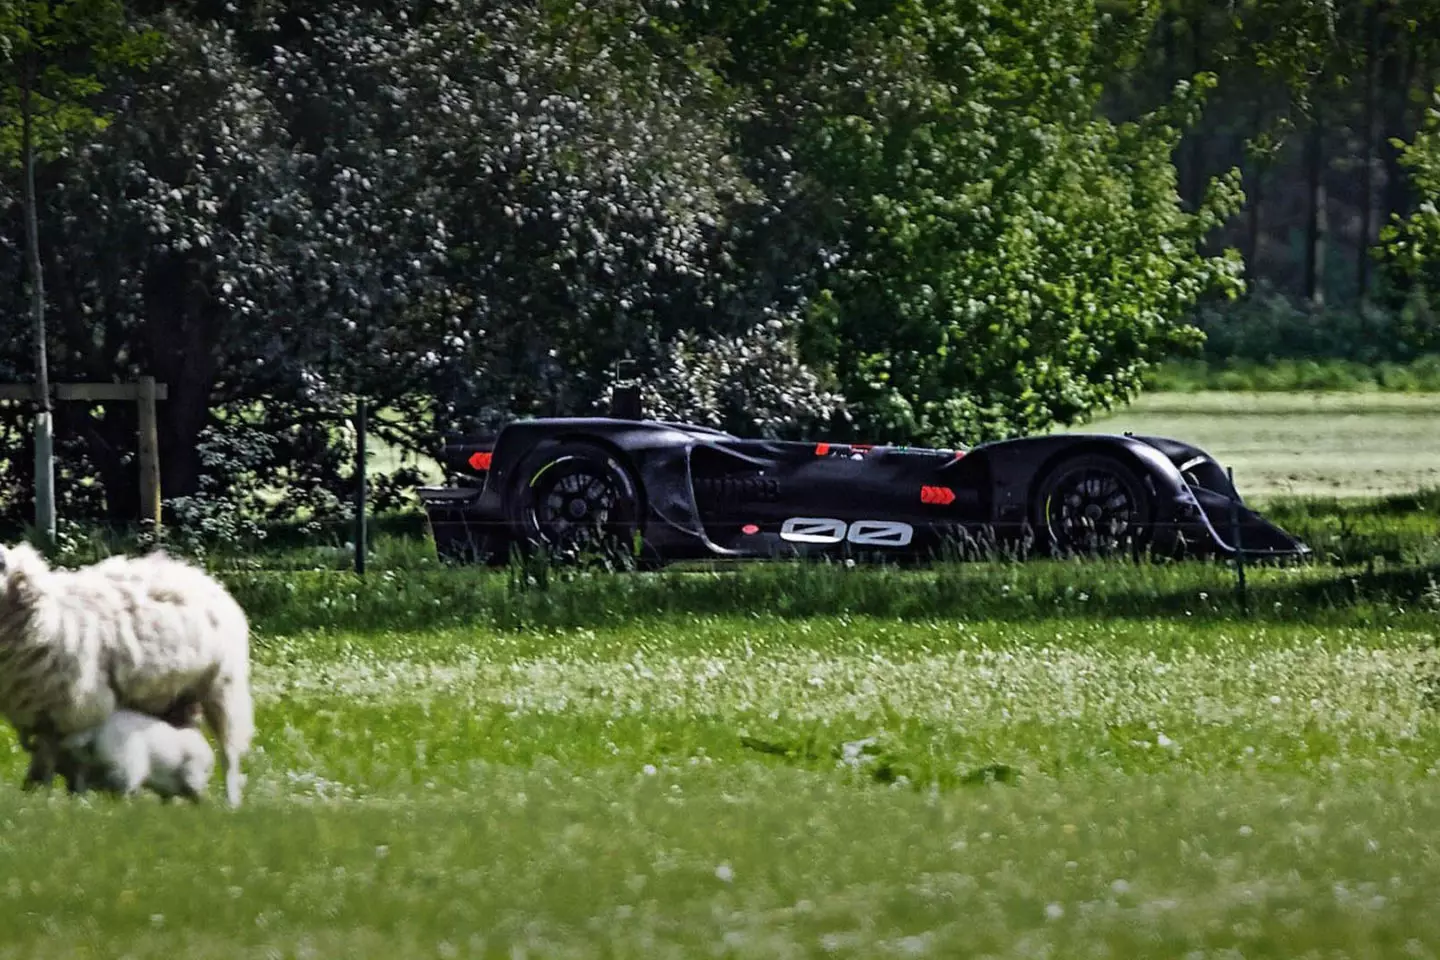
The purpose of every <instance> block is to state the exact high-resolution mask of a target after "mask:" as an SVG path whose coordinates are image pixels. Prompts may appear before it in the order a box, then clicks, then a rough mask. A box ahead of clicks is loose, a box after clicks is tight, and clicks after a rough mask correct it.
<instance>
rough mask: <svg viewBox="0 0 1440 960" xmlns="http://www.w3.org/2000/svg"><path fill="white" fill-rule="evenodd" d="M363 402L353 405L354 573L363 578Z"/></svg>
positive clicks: (362, 400) (364, 412)
mask: <svg viewBox="0 0 1440 960" xmlns="http://www.w3.org/2000/svg"><path fill="white" fill-rule="evenodd" d="M365 416H366V409H365V401H364V399H363V398H362V399H360V400H358V401H356V404H355V573H356V574H357V575H358V576H362V577H363V576H365V554H366V551H367V546H366V542H365V541H366V534H367V532H368V531H367V530H366V528H365V494H366V490H365V485H366V480H365V459H366V457H365Z"/></svg>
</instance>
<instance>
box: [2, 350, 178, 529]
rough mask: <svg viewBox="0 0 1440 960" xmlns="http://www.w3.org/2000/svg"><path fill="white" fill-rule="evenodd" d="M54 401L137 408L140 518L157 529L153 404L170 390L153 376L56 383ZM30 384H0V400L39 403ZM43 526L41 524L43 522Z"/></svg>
mask: <svg viewBox="0 0 1440 960" xmlns="http://www.w3.org/2000/svg"><path fill="white" fill-rule="evenodd" d="M51 389H52V390H53V391H54V394H55V399H56V400H78V401H81V402H86V403H103V402H105V401H112V400H118V401H123V402H126V403H134V404H136V405H137V406H138V407H139V420H140V515H141V518H142V519H144V520H145V521H146V522H147V523H150V524H153V525H154V527H155V528H156V530H157V531H158V529H159V527H160V437H159V429H158V426H157V423H156V419H155V401H157V400H166V399H168V398H169V396H170V391H169V389H168V388H167V387H166V385H165V384H163V383H156V382H155V378H154V377H141V378H140V379H139V380H137V381H135V382H134V383H57V384H54V385H53V386H52V388H51ZM39 399H40V398H39V396H38V391H37V390H36V389H35V384H33V383H0V400H37V401H38V400H39ZM42 526H43V522H42Z"/></svg>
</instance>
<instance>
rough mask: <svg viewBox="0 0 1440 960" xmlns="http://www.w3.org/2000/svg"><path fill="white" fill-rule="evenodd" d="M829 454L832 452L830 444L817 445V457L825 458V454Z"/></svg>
mask: <svg viewBox="0 0 1440 960" xmlns="http://www.w3.org/2000/svg"><path fill="white" fill-rule="evenodd" d="M829 452H830V444H828V443H817V444H815V456H817V457H823V456H825V454H827V453H829Z"/></svg>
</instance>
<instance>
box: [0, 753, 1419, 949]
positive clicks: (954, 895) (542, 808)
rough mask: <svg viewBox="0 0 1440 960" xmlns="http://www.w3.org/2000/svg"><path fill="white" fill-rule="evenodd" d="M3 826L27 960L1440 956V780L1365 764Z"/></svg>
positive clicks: (582, 787) (34, 820) (661, 778)
mask: <svg viewBox="0 0 1440 960" xmlns="http://www.w3.org/2000/svg"><path fill="white" fill-rule="evenodd" d="M0 822H3V826H4V838H5V841H4V843H3V844H0V875H3V877H4V880H3V881H0V901H4V902H5V904H6V910H4V911H3V912H0V936H3V938H4V942H5V944H6V953H7V955H9V956H40V955H45V956H53V955H54V951H55V949H56V947H55V945H56V943H57V938H61V937H63V938H64V939H65V943H66V949H65V951H64V953H65V955H67V956H85V955H91V956H114V955H117V953H121V952H123V953H124V954H125V955H127V956H134V957H139V958H148V957H154V958H168V957H170V956H173V955H176V954H177V953H179V954H183V955H186V956H201V957H211V956H237V955H239V956H265V955H267V953H268V952H270V951H277V952H279V954H280V955H282V956H297V955H307V954H311V953H313V954H314V955H340V953H343V955H345V956H347V957H348V956H355V957H395V956H406V957H409V956H465V955H502V956H506V955H513V954H514V953H518V952H525V953H526V954H527V955H544V956H577V957H592V956H596V957H598V956H642V955H643V956H661V955H686V956H693V955H711V954H712V953H715V954H718V955H733V956H823V955H837V954H838V955H841V956H857V957H858V956H885V955H911V956H914V955H924V956H956V955H996V956H999V955H1004V956H1010V955H1020V954H1024V955H1039V954H1045V953H1049V954H1050V955H1060V954H1067V955H1096V954H1098V953H1101V952H1106V951H1108V952H1111V953H1112V954H1113V955H1121V956H1141V955H1144V956H1182V955H1185V953H1186V952H1187V951H1192V950H1220V949H1231V950H1236V951H1239V952H1240V953H1243V955H1245V956H1302V955H1307V951H1314V952H1315V953H1314V955H1332V954H1334V953H1335V952H1336V951H1339V952H1341V953H1344V954H1346V955H1386V956H1391V955H1407V953H1409V954H1413V955H1418V956H1426V955H1427V954H1426V953H1425V949H1426V948H1425V947H1424V945H1425V944H1433V943H1435V942H1437V938H1440V915H1437V914H1436V912H1435V911H1434V910H1433V909H1432V907H1431V900H1432V897H1431V891H1432V890H1433V888H1434V884H1435V882H1436V880H1437V879H1440V856H1437V845H1436V844H1435V842H1434V841H1433V839H1432V838H1433V837H1434V836H1435V835H1436V832H1437V828H1440V793H1437V792H1436V791H1435V789H1434V784H1433V782H1419V783H1413V782H1390V781H1386V780H1383V779H1375V778H1373V777H1371V776H1368V775H1362V776H1358V777H1355V778H1353V779H1350V780H1344V779H1336V780H1330V781H1327V782H1324V783H1314V782H1310V781H1307V780H1305V779H1302V778H1296V777H1266V778H1260V777H1255V776H1252V775H1247V774H1229V775H1221V776H1197V775H1194V774H1190V773H1188V772H1187V773H1164V774H1157V775H1154V776H1150V777H1146V778H1143V779H1136V778H1133V777H1126V778H1109V779H1107V778H1097V779H1094V780H1091V781H1085V782H1073V783H1068V784H1067V783H1063V782H1056V781H1049V780H1045V779H1043V778H1036V779H1032V780H1030V781H1028V782H1026V783H1025V784H1024V785H1022V786H991V787H977V788H973V789H966V790H957V791H952V792H943V793H939V794H930V793H925V792H916V791H913V790H905V789H896V788H889V787H887V788H880V789H874V790H855V789H853V788H850V787H849V786H847V785H844V784H842V783H839V782H837V781H835V780H833V779H831V778H828V777H824V776H819V775H816V774H813V773H809V772H805V771H795V770H789V769H784V768H778V769H767V768H764V767H761V766H758V765H748V766H745V767H738V768H734V769H715V768H710V769H704V770H696V771H684V772H678V773H668V772H663V771H662V772H657V773H655V774H653V775H650V774H646V773H644V772H641V771H628V770H627V771H620V770H614V771H610V772H599V773H594V772H585V771H568V770H564V769H560V768H557V767H554V766H539V767H536V768H533V769H529V770H515V769H505V768H501V769H494V770H491V771H489V772H488V776H487V777H486V780H485V782H484V785H483V787H480V786H479V785H477V789H475V790H474V791H473V792H472V793H471V794H469V795H467V796H464V797H457V796H454V795H445V796H439V797H436V798H433V799H429V800H427V799H424V798H417V799H413V800H407V801H405V802H401V803H374V804H370V805H366V804H339V805H334V804H331V805H323V804H322V805H309V806H305V805H298V806H297V805H294V804H285V805H280V804H279V803H278V802H276V803H260V804H256V805H255V806H253V807H251V808H250V809H248V810H243V811H241V812H239V813H238V814H234V815H232V814H229V813H227V812H225V811H220V810H215V809H211V810H201V811H192V810H187V809H176V810H173V811H172V810H165V809H163V808H161V807H159V806H158V805H155V804H149V805H132V806H130V807H117V806H114V805H111V806H108V807H107V806H104V805H97V806H94V807H91V808H82V807H79V806H75V805H72V806H70V807H66V808H59V807H55V806H52V805H46V804H43V803H42V802H39V801H36V800H33V799H31V798H23V799H16V798H13V797H10V796H6V797H5V798H4V799H3V800H0ZM98 851H103V854H97V852H98ZM158 865H163V866H160V868H158V869H157V868H156V867H157V866H158ZM1411 942H1413V943H1414V944H1416V947H1415V948H1411V949H1410V950H1409V951H1407V950H1406V945H1407V943H1411ZM121 945H123V947H122V946H121ZM1022 945H1023V948H1022ZM1417 949H1418V952H1417ZM331 951H339V952H340V953H331Z"/></svg>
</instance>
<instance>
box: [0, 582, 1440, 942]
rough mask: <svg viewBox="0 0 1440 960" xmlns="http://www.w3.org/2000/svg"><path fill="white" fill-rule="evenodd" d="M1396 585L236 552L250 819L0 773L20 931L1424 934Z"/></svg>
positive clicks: (1176, 936) (1410, 675)
mask: <svg viewBox="0 0 1440 960" xmlns="http://www.w3.org/2000/svg"><path fill="white" fill-rule="evenodd" d="M1408 577H1409V579H1407V580H1403V581H1401V580H1395V579H1393V578H1392V579H1389V580H1387V579H1385V578H1384V577H1383V576H1382V575H1380V574H1376V575H1375V577H1373V578H1370V579H1368V580H1367V579H1366V578H1365V577H1364V576H1356V577H1353V578H1350V577H1344V578H1337V577H1336V576H1335V574H1334V571H1332V570H1326V569H1318V568H1317V569H1300V570H1269V571H1253V572H1252V579H1251V588H1252V594H1251V597H1250V602H1251V613H1250V614H1249V616H1243V615H1241V614H1240V613H1239V612H1238V611H1237V609H1236V607H1235V601H1234V597H1233V595H1232V593H1231V590H1230V583H1231V577H1230V574H1229V573H1228V572H1227V571H1226V570H1225V569H1223V568H1220V567H1214V566H1204V565H1177V566H1171V567H1165V568H1152V567H1144V566H1129V565H1118V564H1116V565H1108V564H1106V565H1099V564H1058V563H1056V564H1050V563H1042V564H1034V565H1003V564H993V565H991V564H982V565H975V566H970V567H956V568H943V569H941V570H938V571H931V572H928V573H924V572H917V573H899V572H893V571H892V572H887V571H865V570H846V569H844V568H829V569H826V568H813V567H812V568H766V569H763V570H750V571H744V572H740V573H735V574H715V575H696V574H689V575H684V576H683V577H673V576H672V577H665V576H661V577H653V576H641V577H632V578H625V579H622V580H613V579H608V578H604V577H599V578H580V579H576V580H573V581H571V582H558V583H556V584H555V585H553V586H552V587H551V588H550V589H549V590H544V591H542V590H536V589H517V588H515V587H512V586H509V585H507V583H506V581H504V580H503V579H502V578H500V577H492V578H489V579H485V578H477V577H476V576H474V575H470V574H465V573H454V572H430V573H424V572H423V571H420V572H417V573H416V574H415V576H414V577H413V579H408V580H407V579H406V578H405V577H404V576H403V575H402V574H400V573H398V572H393V571H392V572H390V573H387V574H383V575H381V576H379V577H377V578H376V579H375V581H374V583H373V586H372V587H371V588H368V589H367V590H365V591H361V590H358V589H357V588H356V585H355V582H354V580H353V579H352V578H349V577H347V576H344V575H342V574H321V573H317V574H312V575H306V576H290V575H282V574H250V575H245V576H238V575H237V577H236V578H235V579H234V585H235V589H236V590H237V595H239V596H240V597H242V599H243V600H244V602H245V603H246V606H247V609H250V610H252V611H253V615H254V617H255V621H256V630H257V640H256V650H255V659H256V668H255V683H256V688H257V694H258V698H259V704H260V710H259V723H260V731H261V732H260V738H259V743H258V750H257V753H256V754H255V756H254V759H253V761H252V763H251V765H250V772H251V779H250V783H249V789H248V798H249V799H248V803H247V805H246V807H245V808H243V809H242V810H240V811H238V812H233V813H232V812H230V811H226V810H224V809H221V808H218V807H214V806H212V807H209V808H202V809H190V808H187V807H172V808H166V807H162V806H161V805H160V804H159V803H157V802H153V801H152V800H149V799H146V800H143V801H140V802H135V803H131V804H119V803H115V802H113V801H110V800H105V799H100V798H93V799H90V800H88V801H72V800H69V799H67V798H65V797H64V796H63V795H56V796H50V797H45V796H36V795H24V794H21V793H20V792H19V791H18V789H16V788H14V787H13V786H11V787H6V788H4V789H0V822H3V826H4V829H3V830H0V901H3V902H4V904H5V909H4V910H3V911H0V956H5V957H39V956H53V955H55V954H57V953H60V954H62V955H65V956H93V957H114V956H127V957H136V958H142V957H154V958H162V957H163V958H168V957H172V956H176V955H183V956H187V957H192V958H193V957H200V958H205V957H221V956H224V957H233V956H254V957H269V956H284V957H300V956H315V957H321V956H346V957H377V958H379V957H422V956H423V957H433V956H440V957H448V956H498V957H511V956H528V957H541V956H544V957H550V956H563V957H582V956H583V957H590V956H595V957H618V956H647V957H648V956H754V957H761V956H763V957H775V956H856V957H872V956H896V955H898V956H957V955H974V956H1080V955H1085V956H1096V955H1101V954H1105V953H1106V952H1107V951H1108V952H1109V955H1117V956H1141V955H1144V956H1182V955H1193V956H1222V955H1223V956H1239V955H1243V956H1246V957H1254V956H1286V957H1296V956H1317V957H1318V956H1325V957H1331V956H1382V955H1384V956H1395V955H1404V956H1422V957H1423V956H1431V955H1433V953H1434V951H1435V950H1436V945H1440V916H1437V914H1436V913H1435V911H1434V910H1433V909H1432V908H1431V906H1430V891H1431V888H1432V887H1433V885H1434V883H1435V882H1437V881H1440V842H1437V841H1436V839H1435V837H1436V836H1437V829H1440V792H1437V790H1436V783H1437V781H1436V772H1437V752H1440V722H1437V717H1436V714H1435V711H1434V709H1433V708H1432V706H1431V703H1430V700H1429V697H1430V696H1431V690H1432V686H1433V684H1434V683H1435V677H1434V676H1432V674H1433V673H1435V671H1436V670H1437V668H1440V660H1437V659H1436V657H1435V656H1434V655H1433V654H1432V653H1431V652H1430V650H1431V647H1433V646H1434V643H1435V639H1436V630H1435V623H1434V617H1435V616H1436V610H1435V609H1434V607H1433V606H1431V605H1429V604H1430V601H1429V600H1428V599H1427V597H1428V596H1429V595H1430V594H1431V593H1432V592H1433V591H1430V590H1429V589H1428V587H1427V585H1426V580H1425V577H1424V576H1422V575H1420V574H1419V573H1417V572H1414V571H1411V572H1410V573H1409V574H1408ZM427 610H430V611H433V614H432V615H430V616H428V617H427V615H426V611H427ZM426 621H428V622H429V624H430V625H428V626H419V625H418V624H420V623H422V622H426ZM4 744H5V745H4V746H3V747H0V777H3V780H4V781H5V782H7V783H11V784H14V783H16V782H18V779H19V777H20V774H21V772H22V769H23V763H22V759H23V758H22V757H21V756H20V754H19V753H18V751H17V750H16V749H15V748H14V747H13V746H12V745H11V744H10V742H9V741H8V740H7V741H4ZM217 794H218V791H217ZM1226 951H1230V952H1226Z"/></svg>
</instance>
